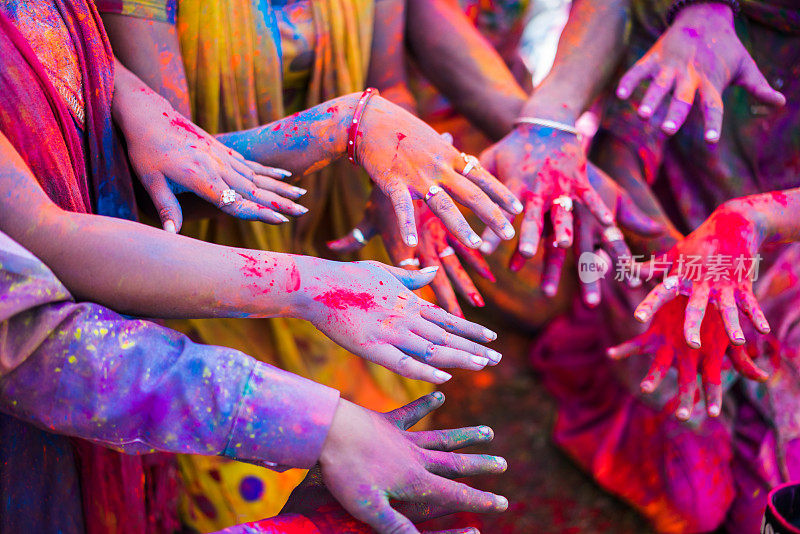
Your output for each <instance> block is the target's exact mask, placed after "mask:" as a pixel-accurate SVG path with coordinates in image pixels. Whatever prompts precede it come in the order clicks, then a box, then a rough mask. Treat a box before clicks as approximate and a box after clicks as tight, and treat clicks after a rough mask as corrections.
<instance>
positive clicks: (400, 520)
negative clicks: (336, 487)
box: [342, 492, 419, 534]
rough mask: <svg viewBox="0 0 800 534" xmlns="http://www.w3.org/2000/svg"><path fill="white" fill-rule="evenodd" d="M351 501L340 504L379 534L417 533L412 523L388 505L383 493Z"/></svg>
mask: <svg viewBox="0 0 800 534" xmlns="http://www.w3.org/2000/svg"><path fill="white" fill-rule="evenodd" d="M353 501H354V502H353V503H350V502H342V506H344V508H345V509H346V510H347V511H348V512H350V513H351V514H352V515H353V517H355V518H356V519H358V520H359V521H362V522H364V523H366V524H368V525H369V526H371V527H372V528H374V529H375V530H376V531H377V532H378V533H379V534H419V530H417V527H415V526H414V523H412V522H411V521H410V520H409V519H408V518H407V517H406V516H404V515H403V514H401V513H400V512H398V511H397V510H395V509H394V508H392V507H391V506H390V505H389V499H388V497H387V496H386V495H385V494H384V493H382V492H375V493H374V494H372V495H371V496H368V495H363V496H360V497H359V498H357V499H353Z"/></svg>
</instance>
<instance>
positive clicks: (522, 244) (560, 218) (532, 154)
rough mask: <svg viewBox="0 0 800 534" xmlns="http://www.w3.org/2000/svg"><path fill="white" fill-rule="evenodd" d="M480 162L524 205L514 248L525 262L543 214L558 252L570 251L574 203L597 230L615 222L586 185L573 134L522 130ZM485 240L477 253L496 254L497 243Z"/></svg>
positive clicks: (527, 127) (535, 246)
mask: <svg viewBox="0 0 800 534" xmlns="http://www.w3.org/2000/svg"><path fill="white" fill-rule="evenodd" d="M481 162H482V163H483V165H484V166H485V167H486V169H487V170H488V171H489V172H491V173H493V174H495V175H497V176H498V177H499V178H500V179H501V180H502V181H503V182H504V183H505V184H506V185H507V186H508V188H509V189H510V190H511V191H512V192H513V193H514V194H515V195H517V196H518V197H520V198H522V199H523V200H524V202H525V216H524V219H523V220H522V226H521V229H520V236H519V247H518V250H519V253H520V255H522V256H524V257H525V258H530V257H532V256H533V255H534V254H536V250H537V249H538V247H539V241H540V239H541V236H542V233H543V231H544V215H545V213H546V212H547V211H549V212H550V220H551V221H552V226H553V233H554V236H555V242H556V243H557V244H558V246H559V247H560V248H569V247H570V246H571V245H572V239H573V229H572V211H571V209H572V208H571V204H572V203H573V201H579V202H582V203H583V204H584V205H585V206H586V207H587V208H588V209H589V211H590V212H591V213H592V214H593V215H594V216H595V217H596V218H597V219H598V221H599V222H600V224H601V225H603V226H609V225H611V224H612V223H613V222H614V217H613V214H612V213H611V211H610V210H609V209H608V207H606V205H605V204H604V203H603V201H602V199H601V198H600V196H599V195H598V194H597V193H596V192H595V190H594V189H593V188H592V185H591V184H590V183H589V180H588V178H587V175H586V155H585V153H584V150H583V147H582V145H581V140H580V138H579V137H578V136H577V135H575V134H571V133H568V132H562V131H560V130H555V129H552V128H545V127H542V126H535V125H520V126H517V127H516V128H515V129H514V130H513V131H512V132H511V133H510V134H508V135H507V136H505V137H504V138H503V139H501V140H500V141H499V142H498V143H496V144H495V145H493V146H492V147H490V148H489V149H487V150H486V151H485V152H484V153H483V154H482V155H481ZM565 197H566V198H565ZM562 198H565V202H564V203H555V202H554V201H556V199H562ZM483 239H484V243H483V245H482V246H481V251H482V252H484V253H486V254H490V253H492V252H494V250H495V249H496V248H497V245H498V244H499V240H498V239H497V238H496V237H494V236H492V234H491V233H490V232H484V234H483Z"/></svg>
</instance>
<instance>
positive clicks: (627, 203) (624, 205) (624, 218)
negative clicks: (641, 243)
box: [617, 192, 666, 237]
mask: <svg viewBox="0 0 800 534" xmlns="http://www.w3.org/2000/svg"><path fill="white" fill-rule="evenodd" d="M617 222H618V223H619V225H620V226H621V227H623V228H625V229H626V230H630V231H631V232H635V233H637V234H639V235H642V236H645V237H654V236H657V235H660V234H662V233H664V232H665V231H666V227H665V226H664V225H663V224H661V223H660V222H658V221H656V220H654V219H651V218H650V217H649V216H648V215H647V214H646V213H645V212H643V211H642V210H641V209H639V206H637V205H636V203H635V202H634V201H633V200H632V199H631V198H630V196H628V194H627V193H624V192H623V194H622V195H621V196H620V197H619V200H618V202H617Z"/></svg>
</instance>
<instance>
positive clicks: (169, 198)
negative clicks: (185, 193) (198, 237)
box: [141, 172, 183, 234]
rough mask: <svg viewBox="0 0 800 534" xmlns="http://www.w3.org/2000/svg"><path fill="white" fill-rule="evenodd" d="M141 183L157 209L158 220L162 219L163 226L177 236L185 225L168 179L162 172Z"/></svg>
mask: <svg viewBox="0 0 800 534" xmlns="http://www.w3.org/2000/svg"><path fill="white" fill-rule="evenodd" d="M141 181H142V185H143V186H144V188H145V189H146V190H147V193H148V194H149V195H150V200H152V201H153V205H155V207H156V211H157V212H158V218H159V219H161V226H162V227H163V228H164V230H166V231H167V232H171V233H173V234H177V233H178V232H179V231H180V229H181V226H182V225H183V212H182V210H181V205H180V203H179V202H178V199H177V197H176V196H175V193H173V192H172V189H171V188H170V186H169V184H168V183H167V179H166V178H165V177H164V175H163V174H161V173H160V172H156V173H153V174H151V175H148V176H146V177H142V179H141Z"/></svg>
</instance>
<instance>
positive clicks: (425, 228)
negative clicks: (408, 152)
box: [328, 188, 494, 317]
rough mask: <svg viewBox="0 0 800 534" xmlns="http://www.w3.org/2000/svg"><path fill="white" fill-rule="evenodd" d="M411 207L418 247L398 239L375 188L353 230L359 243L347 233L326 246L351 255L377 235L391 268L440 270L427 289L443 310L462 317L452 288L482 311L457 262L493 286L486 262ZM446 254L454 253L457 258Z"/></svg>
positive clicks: (425, 211) (419, 206)
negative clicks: (384, 248) (490, 282)
mask: <svg viewBox="0 0 800 534" xmlns="http://www.w3.org/2000/svg"><path fill="white" fill-rule="evenodd" d="M414 206H415V211H416V221H417V228H418V230H419V233H420V244H419V245H418V246H416V247H409V246H408V245H406V244H405V243H404V242H403V241H402V240H401V239H400V234H399V232H398V228H397V222H396V219H394V217H392V216H391V215H390V213H391V212H390V211H387V210H390V209H391V203H390V202H389V199H388V198H387V197H386V195H384V194H383V192H381V191H380V190H379V189H377V188H376V189H375V190H374V191H373V192H372V196H371V197H370V201H369V202H368V203H367V209H366V211H365V213H364V219H362V220H361V222H360V223H358V225H356V227H355V229H354V232H355V231H356V230H357V231H358V232H361V237H363V242H362V241H359V240H358V239H356V237H355V234H354V233H353V232H351V233H349V234H348V235H347V236H345V237H343V238H341V239H337V240H336V241H331V242H330V243H328V246H329V247H330V248H331V250H334V251H336V252H339V253H343V252H352V251H354V250H358V249H360V248H361V247H363V246H364V244H365V243H366V241H367V240H369V239H371V238H372V237H373V236H375V235H377V234H380V235H381V237H382V238H383V243H384V246H385V247H386V251H387V252H388V254H389V257H390V258H391V260H392V262H393V263H394V264H395V265H397V266H400V267H403V268H406V269H413V268H416V267H419V266H420V265H421V266H422V267H442V266H444V269H440V270H439V271H437V272H436V276H435V277H434V278H433V282H431V288H432V289H433V292H434V294H435V295H436V300H437V302H438V303H439V305H440V306H442V307H443V308H444V309H445V310H447V311H448V312H450V313H452V314H453V315H457V316H458V317H463V316H464V315H463V313H462V312H461V307H460V306H459V304H458V300H457V299H456V294H455V291H454V290H453V285H454V286H455V289H456V290H457V291H458V292H459V294H461V296H462V297H464V298H465V299H467V300H468V301H469V302H471V303H472V304H473V305H474V306H478V307H483V306H484V302H483V297H481V294H480V292H479V291H478V289H477V288H476V287H475V284H473V283H472V280H471V279H470V278H469V275H468V274H467V273H466V271H465V270H464V267H463V266H462V265H461V263H460V261H459V259H458V258H459V257H461V258H463V259H464V261H466V262H467V263H468V264H470V266H472V268H473V269H475V271H476V272H477V273H478V274H479V275H480V276H482V277H483V278H486V279H487V280H490V281H492V282H494V276H493V275H492V272H491V271H490V270H489V266H488V264H487V263H486V260H484V259H483V257H482V256H481V255H480V254H479V253H478V252H477V251H475V250H473V249H471V248H467V247H465V246H464V245H463V244H462V243H461V242H460V241H458V240H457V239H455V237H454V236H453V234H451V233H450V232H448V231H447V229H446V228H445V227H444V225H443V224H442V222H441V220H439V219H438V218H437V217H435V216H434V215H433V213H432V212H431V211H430V209H429V208H428V207H427V206H426V205H425V204H424V203H423V202H422V201H419V200H417V201H415V202H414ZM450 251H453V252H455V253H457V254H458V256H456V254H452V253H450ZM442 254H444V255H442ZM448 277H449V280H448ZM451 284H453V285H451Z"/></svg>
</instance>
